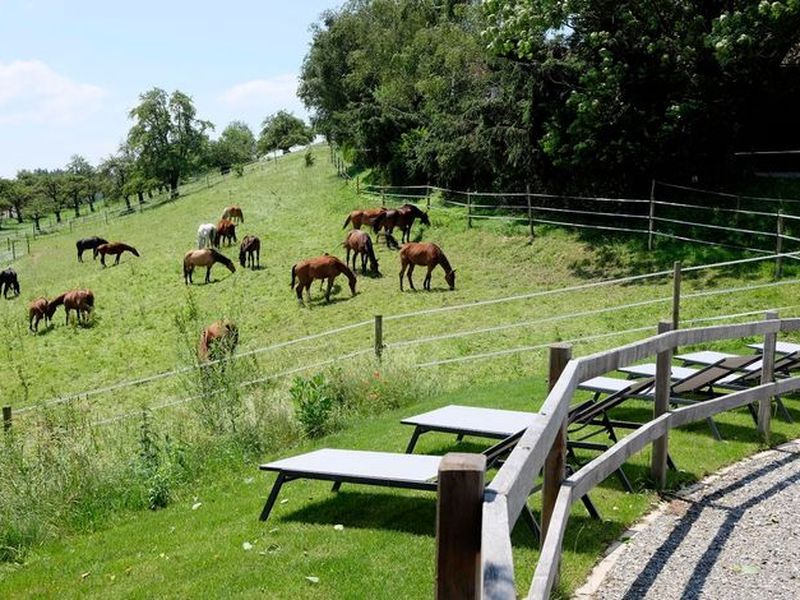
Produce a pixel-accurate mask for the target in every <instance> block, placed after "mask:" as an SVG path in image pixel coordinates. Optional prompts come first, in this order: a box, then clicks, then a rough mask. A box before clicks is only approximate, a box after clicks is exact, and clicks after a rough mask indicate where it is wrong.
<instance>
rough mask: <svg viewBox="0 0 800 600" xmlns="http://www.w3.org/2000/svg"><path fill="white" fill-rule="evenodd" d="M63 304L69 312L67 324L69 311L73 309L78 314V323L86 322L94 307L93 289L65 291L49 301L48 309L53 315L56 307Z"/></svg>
mask: <svg viewBox="0 0 800 600" xmlns="http://www.w3.org/2000/svg"><path fill="white" fill-rule="evenodd" d="M62 304H63V305H64V310H65V311H66V312H67V319H66V323H67V325H69V311H71V310H74V311H75V312H76V314H77V315H78V317H77V319H78V323H81V322H83V323H86V321H87V320H88V318H89V313H91V312H92V310H93V309H94V294H93V293H92V290H70V291H69V292H64V293H63V294H61V295H60V296H57V297H56V298H53V300H52V301H51V302H49V303H48V305H47V311H48V312H49V313H50V316H51V317H52V316H53V314H55V312H56V308H58V307H59V306H61V305H62Z"/></svg>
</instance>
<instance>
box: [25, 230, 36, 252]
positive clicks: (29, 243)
mask: <svg viewBox="0 0 800 600" xmlns="http://www.w3.org/2000/svg"><path fill="white" fill-rule="evenodd" d="M33 237H34V239H36V236H35V235H34V236H33ZM25 246H26V248H27V250H28V254H30V253H31V238H29V237H28V234H27V233H26V234H25Z"/></svg>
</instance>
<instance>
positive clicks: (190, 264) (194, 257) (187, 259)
mask: <svg viewBox="0 0 800 600" xmlns="http://www.w3.org/2000/svg"><path fill="white" fill-rule="evenodd" d="M214 263H222V264H223V265H225V266H226V267H228V271H230V272H231V273H235V272H236V267H235V266H234V264H233V261H231V260H230V259H229V258H228V257H227V256H225V255H224V254H222V253H221V252H218V251H216V250H214V249H213V248H203V249H201V250H189V251H188V252H187V253H186V254H185V255H184V256H183V281H184V283H186V285H189V284H190V283H192V273H194V268H195V267H207V269H206V283H209V282H210V281H211V267H212V266H213V265H214Z"/></svg>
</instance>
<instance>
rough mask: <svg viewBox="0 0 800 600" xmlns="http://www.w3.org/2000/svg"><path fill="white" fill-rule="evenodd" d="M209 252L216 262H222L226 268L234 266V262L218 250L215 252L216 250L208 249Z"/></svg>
mask: <svg viewBox="0 0 800 600" xmlns="http://www.w3.org/2000/svg"><path fill="white" fill-rule="evenodd" d="M208 250H210V251H211V256H213V257H214V260H215V261H217V262H221V263H222V264H223V265H225V266H226V267H231V266H233V261H232V260H231V259H230V258H228V257H227V256H225V255H224V254H223V253H222V252H219V251H218V250H215V249H214V248H208Z"/></svg>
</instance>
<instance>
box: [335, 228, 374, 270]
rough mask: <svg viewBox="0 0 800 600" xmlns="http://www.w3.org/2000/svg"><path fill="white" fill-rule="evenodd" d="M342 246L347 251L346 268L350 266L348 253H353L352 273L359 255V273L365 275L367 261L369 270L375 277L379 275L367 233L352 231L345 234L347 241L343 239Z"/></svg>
mask: <svg viewBox="0 0 800 600" xmlns="http://www.w3.org/2000/svg"><path fill="white" fill-rule="evenodd" d="M343 245H344V247H345V248H346V249H347V257H346V258H345V261H344V262H345V264H346V265H348V266H349V265H350V251H351V250H352V252H353V271H355V270H356V258H357V257H358V255H361V273H362V274H366V272H367V259H369V268H370V269H371V270H372V272H373V273H375V275H380V272H379V271H378V259H377V258H376V257H375V251H374V250H373V248H372V240H371V239H370V237H369V234H368V233H366V232H364V231H360V230H358V229H353V230H352V231H351V232H350V233H348V234H347V239H345V241H344V244H343Z"/></svg>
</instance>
